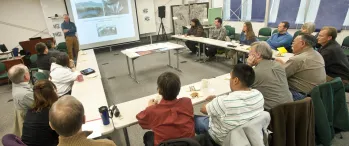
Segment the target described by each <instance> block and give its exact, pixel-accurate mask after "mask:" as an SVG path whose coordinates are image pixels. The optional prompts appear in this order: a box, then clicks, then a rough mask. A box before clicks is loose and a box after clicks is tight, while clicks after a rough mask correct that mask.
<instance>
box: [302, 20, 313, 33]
mask: <svg viewBox="0 0 349 146" xmlns="http://www.w3.org/2000/svg"><path fill="white" fill-rule="evenodd" d="M314 31H315V24H314V23H313V22H307V23H304V24H303V25H302V28H301V32H302V33H303V34H309V35H311V34H312V33H313V32H314Z"/></svg>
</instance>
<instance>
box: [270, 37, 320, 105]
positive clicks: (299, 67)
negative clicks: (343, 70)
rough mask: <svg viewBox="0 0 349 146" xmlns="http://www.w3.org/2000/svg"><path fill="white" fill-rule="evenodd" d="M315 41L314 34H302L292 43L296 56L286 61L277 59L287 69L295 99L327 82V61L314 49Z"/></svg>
mask: <svg viewBox="0 0 349 146" xmlns="http://www.w3.org/2000/svg"><path fill="white" fill-rule="evenodd" d="M314 43H315V41H314V40H313V37H312V36H310V35H308V34H300V35H298V36H297V37H296V38H295V40H294V41H293V44H292V47H293V53H294V56H293V57H291V58H290V59H289V60H288V61H287V62H286V63H285V62H283V61H282V60H281V59H278V58H277V59H276V60H277V61H279V62H280V63H281V64H283V66H284V68H285V70H286V75H287V80H288V86H289V87H290V91H291V93H292V96H293V100H294V101H296V100H301V99H303V98H305V97H306V95H308V94H309V93H310V92H311V90H312V89H313V88H314V87H315V86H317V85H320V84H323V83H325V82H326V72H325V62H324V59H323V58H322V56H321V55H320V53H318V52H317V51H315V50H314V49H313V46H314Z"/></svg>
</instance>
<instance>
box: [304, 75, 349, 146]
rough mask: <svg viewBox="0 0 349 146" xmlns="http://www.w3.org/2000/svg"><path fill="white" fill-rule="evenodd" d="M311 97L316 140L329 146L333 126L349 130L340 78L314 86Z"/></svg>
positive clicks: (348, 116)
mask: <svg viewBox="0 0 349 146" xmlns="http://www.w3.org/2000/svg"><path fill="white" fill-rule="evenodd" d="M311 97H312V99H313V103H314V111H315V129H316V130H315V131H316V132H315V135H316V142H317V143H321V144H323V145H324V146H330V145H331V140H332V138H333V137H334V134H335V133H334V128H336V129H339V130H340V131H347V130H349V115H348V108H347V105H346V99H345V89H344V86H343V83H342V81H341V79H340V78H335V79H333V80H332V81H330V82H327V83H324V84H321V85H319V86H316V87H315V88H314V89H313V90H312V92H311Z"/></svg>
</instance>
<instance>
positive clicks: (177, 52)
mask: <svg viewBox="0 0 349 146" xmlns="http://www.w3.org/2000/svg"><path fill="white" fill-rule="evenodd" d="M176 54H177V55H176V56H177V68H176V70H177V71H179V72H182V71H181V70H180V69H179V49H176Z"/></svg>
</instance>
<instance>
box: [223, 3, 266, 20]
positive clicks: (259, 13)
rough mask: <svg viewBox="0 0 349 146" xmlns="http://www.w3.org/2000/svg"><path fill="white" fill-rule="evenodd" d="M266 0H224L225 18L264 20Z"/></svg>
mask: <svg viewBox="0 0 349 146" xmlns="http://www.w3.org/2000/svg"><path fill="white" fill-rule="evenodd" d="M265 7H266V0H224V14H223V15H224V18H225V20H232V21H254V22H263V21H264V16H265Z"/></svg>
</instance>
